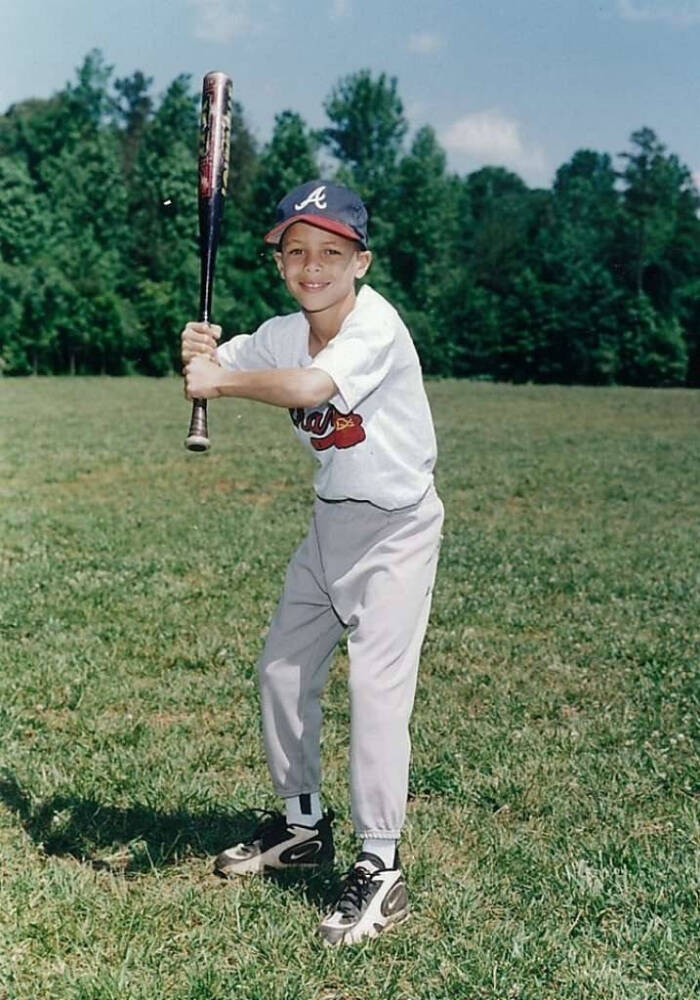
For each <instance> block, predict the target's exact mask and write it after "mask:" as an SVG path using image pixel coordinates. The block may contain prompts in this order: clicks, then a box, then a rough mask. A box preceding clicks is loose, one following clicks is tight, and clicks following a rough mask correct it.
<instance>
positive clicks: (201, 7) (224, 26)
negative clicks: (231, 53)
mask: <svg viewBox="0 0 700 1000" xmlns="http://www.w3.org/2000/svg"><path fill="white" fill-rule="evenodd" d="M189 4H190V6H191V7H194V9H195V15H196V22H195V29H194V30H195V36H196V37H197V38H199V39H201V40H202V41H203V42H230V41H231V39H232V38H235V37H236V36H237V35H247V34H248V33H249V32H251V31H252V30H254V28H255V24H254V22H253V20H252V18H251V16H250V8H249V2H248V0H189Z"/></svg>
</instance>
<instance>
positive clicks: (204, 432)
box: [185, 399, 209, 451]
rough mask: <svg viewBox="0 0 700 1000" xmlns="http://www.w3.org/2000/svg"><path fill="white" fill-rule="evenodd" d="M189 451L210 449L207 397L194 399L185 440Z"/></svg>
mask: <svg viewBox="0 0 700 1000" xmlns="http://www.w3.org/2000/svg"><path fill="white" fill-rule="evenodd" d="M185 447H186V448H187V449H188V450H189V451H209V430H208V428H207V401H206V399H193V400H192V419H191V420H190V429H189V431H188V433H187V439H186V440H185Z"/></svg>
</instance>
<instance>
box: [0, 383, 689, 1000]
mask: <svg viewBox="0 0 700 1000" xmlns="http://www.w3.org/2000/svg"><path fill="white" fill-rule="evenodd" d="M428 388H429V394H430V397H431V401H432V405H433V410H434V415H435V420H436V426H437V433H438V439H439V444H440V460H439V468H438V475H437V481H438V488H439V490H440V492H441V494H442V496H443V499H444V501H445V506H446V512H447V520H446V527H445V538H444V544H443V549H442V559H441V567H440V571H439V576H438V583H437V586H436V592H435V603H434V611H433V617H432V623H431V628H430V631H429V634H428V638H427V640H426V644H425V647H424V657H423V663H422V667H421V676H420V681H419V689H418V696H417V702H416V709H415V714H414V720H413V744H414V759H413V767H412V777H411V798H410V804H409V818H408V823H407V828H406V831H405V836H404V841H403V847H402V855H403V860H404V862H405V865H406V868H407V873H408V881H409V889H410V892H411V898H412V906H413V912H412V916H411V919H410V920H409V921H408V922H407V923H406V924H405V925H403V926H402V928H401V929H400V930H397V931H396V932H393V933H391V934H387V935H386V936H385V937H384V938H381V939H380V940H379V941H377V942H376V943H374V944H369V945H362V946H360V947H357V948H354V949H345V950H340V951H336V950H331V949H324V948H323V947H321V946H320V945H319V942H318V940H317V937H316V925H317V923H318V921H319V919H320V917H321V915H322V914H323V913H324V911H325V910H326V908H327V907H328V905H329V903H330V902H332V900H333V898H334V894H335V892H336V891H337V886H338V877H339V874H340V872H342V868H343V866H344V865H346V864H348V863H349V862H350V861H351V859H352V857H353V854H354V851H355V843H354V840H353V836H352V832H351V828H350V822H349V816H348V807H347V776H346V760H347V754H346V740H347V723H348V710H347V701H346V688H345V685H346V660H345V656H344V654H343V652H342V650H341V652H340V654H339V656H338V657H337V659H336V664H335V667H334V670H333V674H332V679H331V682H330V684H329V687H328V689H327V692H326V697H325V709H326V723H325V730H324V734H325V735H324V768H325V784H324V795H325V799H326V801H327V802H328V803H329V804H331V805H332V806H333V807H334V808H335V810H336V813H337V814H338V815H339V825H338V830H339V834H338V846H339V856H340V857H339V867H338V869H337V870H336V871H335V872H334V873H333V874H332V875H331V874H326V875H320V876H316V877H314V878H309V879H301V878H295V877H289V876H284V877H279V878H274V879H273V878H270V879H265V880H250V881H244V882H242V883H240V884H238V883H236V884H231V883H221V882H219V881H218V880H216V879H214V878H213V877H212V876H211V875H210V860H211V855H212V854H213V853H215V852H217V851H218V850H219V849H221V848H222V847H224V846H228V845H229V844H230V843H231V842H233V841H235V840H236V839H237V838H238V837H239V836H241V835H242V834H243V833H245V832H246V831H247V830H248V829H249V824H250V820H251V816H252V814H251V812H250V810H251V808H252V807H264V806H271V805H275V804H276V802H275V799H274V797H273V796H272V794H271V790H270V787H269V784H268V780H267V775H266V770H265V767H264V763H263V756H262V750H261V746H260V743H259V722H258V711H257V700H256V689H255V679H254V664H255V658H256V655H257V652H258V650H259V647H260V643H261V638H262V636H263V634H264V631H265V628H266V623H267V621H268V619H269V616H270V614H271V612H272V610H273V608H274V604H275V601H276V597H277V594H278V591H279V588H280V585H281V581H282V576H283V572H284V567H285V563H286V560H287V558H288V556H289V555H290V553H291V551H292V549H293V548H294V546H295V544H296V543H297V541H298V540H299V539H300V538H301V536H302V534H303V532H304V529H305V524H306V519H307V516H308V512H309V508H310V503H311V486H310V480H311V459H309V458H307V456H306V455H305V454H304V453H303V452H302V451H301V449H300V448H298V446H297V445H296V444H295V442H294V440H293V437H292V434H291V428H290V426H289V418H288V416H287V414H286V413H284V412H283V411H279V410H273V409H271V408H266V407H262V406H259V405H256V404H247V403H243V402H238V401H227V402H225V403H223V404H219V403H217V404H215V405H214V406H213V407H212V418H211V425H212V434H213V440H214V450H213V451H212V452H211V453H210V454H209V455H207V456H194V455H188V454H187V453H186V452H185V450H184V449H183V447H182V439H183V437H184V434H185V431H186V425H187V421H188V417H189V407H188V405H187V404H186V403H185V402H184V400H183V399H182V396H181V394H180V387H179V383H178V382H177V381H176V380H174V379H168V380H163V381H155V380H151V381H149V380H146V379H124V380H109V379H91V380H90V379H73V380H71V379H54V380H50V379H30V380H18V381H8V380H5V381H4V382H1V383H0V407H1V408H2V421H1V423H0V426H2V427H3V432H2V434H3V438H4V440H3V443H2V449H1V455H2V486H1V491H2V492H1V499H0V502H1V504H2V537H1V541H0V564H1V567H2V573H1V579H0V628H1V633H0V641H1V643H2V646H1V652H0V856H1V858H2V862H1V864H0V997H1V998H2V1000H29V998H37V1000H214V998H216V1000H224V998H226V1000H375V998H377V1000H379V998H382V1000H383V998H387V1000H438V998H439V1000H442V998H445V1000H453V998H457V1000H482V998H484V1000H485V998H489V1000H570V998H571V1000H573V998H577V1000H578V998H581V1000H584V998H586V1000H589V998H590V1000H593V998H595V1000H617V998H630V1000H632V998H634V1000H642V998H644V1000H657V998H658V1000H664V998H670V997H673V998H679V1000H692V998H693V997H696V996H698V992H699V991H700V973H699V971H698V951H697V943H698V938H699V937H700V918H699V916H698V914H699V902H700V894H699V881H698V842H699V839H700V837H699V833H700V823H699V821H698V808H697V806H698V794H699V791H700V786H699V784H698V763H699V756H698V752H697V750H698V744H697V736H698V729H697V722H698V693H699V686H700V685H699V681H700V669H699V665H700V559H699V556H700V393H697V392H696V393H691V392H686V391H680V390H679V391H675V390H674V391H654V390H648V391H647V390H632V389H583V388H581V389H577V388H571V389H566V388H556V387H531V386H523V387H509V386H492V385H484V384H473V383H466V382H463V383H457V382H452V381H445V382H433V383H430V384H429V387H428Z"/></svg>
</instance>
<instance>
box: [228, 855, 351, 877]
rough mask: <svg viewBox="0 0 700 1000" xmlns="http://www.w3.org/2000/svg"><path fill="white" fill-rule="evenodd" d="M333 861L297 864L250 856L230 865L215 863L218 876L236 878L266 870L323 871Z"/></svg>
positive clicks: (261, 873) (262, 873) (331, 864)
mask: <svg viewBox="0 0 700 1000" xmlns="http://www.w3.org/2000/svg"><path fill="white" fill-rule="evenodd" d="M332 867H333V861H332V860H330V861H318V862H313V863H309V862H306V863H305V862H303V861H300V862H299V864H297V865H290V864H281V865H275V864H269V863H265V862H262V861H261V860H260V858H249V859H247V860H245V861H240V862H238V863H235V862H234V863H233V864H229V865H219V864H216V863H215V864H214V874H215V875H216V876H217V877H218V878H223V879H230V878H236V876H238V875H243V876H245V875H264V874H265V872H285V871H299V869H302V870H306V871H321V870H322V869H324V868H332Z"/></svg>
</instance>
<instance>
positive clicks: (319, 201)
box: [294, 184, 328, 212]
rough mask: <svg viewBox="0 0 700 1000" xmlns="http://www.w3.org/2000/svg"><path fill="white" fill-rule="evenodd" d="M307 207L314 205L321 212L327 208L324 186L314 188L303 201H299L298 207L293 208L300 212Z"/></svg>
mask: <svg viewBox="0 0 700 1000" xmlns="http://www.w3.org/2000/svg"><path fill="white" fill-rule="evenodd" d="M307 205H315V206H316V208H320V209H321V210H323V209H324V208H328V202H327V201H326V185H325V184H322V185H321V186H320V187H317V188H314V190H313V191H312V192H311V194H310V195H309V197H308V198H305V199H304V201H300V202H299V204H298V205H295V206H294V209H295V211H297V212H301V210H302V208H306V206H307Z"/></svg>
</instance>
